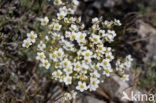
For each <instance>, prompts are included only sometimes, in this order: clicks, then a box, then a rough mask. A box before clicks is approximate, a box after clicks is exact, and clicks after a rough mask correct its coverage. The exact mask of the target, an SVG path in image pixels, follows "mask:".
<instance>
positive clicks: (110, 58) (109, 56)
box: [106, 52, 114, 60]
mask: <svg viewBox="0 0 156 103" xmlns="http://www.w3.org/2000/svg"><path fill="white" fill-rule="evenodd" d="M106 58H107V59H109V60H113V59H114V56H113V55H112V53H111V52H109V53H106Z"/></svg>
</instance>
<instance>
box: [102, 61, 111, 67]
mask: <svg viewBox="0 0 156 103" xmlns="http://www.w3.org/2000/svg"><path fill="white" fill-rule="evenodd" d="M101 66H103V67H107V66H110V60H109V59H103V61H102V63H101Z"/></svg>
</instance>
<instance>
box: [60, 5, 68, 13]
mask: <svg viewBox="0 0 156 103" xmlns="http://www.w3.org/2000/svg"><path fill="white" fill-rule="evenodd" d="M59 11H60V12H67V7H66V6H63V7H62V8H59Z"/></svg>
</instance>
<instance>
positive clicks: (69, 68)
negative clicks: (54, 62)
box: [64, 66, 73, 75]
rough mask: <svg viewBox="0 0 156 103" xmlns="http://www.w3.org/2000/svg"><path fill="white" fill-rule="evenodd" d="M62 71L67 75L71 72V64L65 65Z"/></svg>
mask: <svg viewBox="0 0 156 103" xmlns="http://www.w3.org/2000/svg"><path fill="white" fill-rule="evenodd" d="M64 71H65V73H66V74H67V75H69V74H71V73H72V72H73V67H72V66H70V67H66V68H64Z"/></svg>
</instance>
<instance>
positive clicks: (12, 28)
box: [0, 0, 156, 103]
mask: <svg viewBox="0 0 156 103" xmlns="http://www.w3.org/2000/svg"><path fill="white" fill-rule="evenodd" d="M79 1H80V6H79V7H78V10H77V16H82V21H83V22H84V23H85V24H87V26H89V25H90V20H91V18H93V17H101V16H103V17H104V19H105V20H112V19H114V18H117V19H119V20H121V23H122V24H123V25H122V27H121V28H119V29H121V30H120V32H118V36H117V37H116V39H117V41H118V42H115V43H114V44H113V45H112V46H113V47H114V48H115V49H116V50H118V51H119V52H118V54H119V55H120V56H125V55H126V54H131V55H132V57H133V58H134V63H133V66H132V68H131V70H130V71H129V73H130V81H129V82H127V83H125V82H122V81H120V79H119V77H112V78H110V79H109V80H106V81H105V82H104V83H103V84H101V85H100V86H101V89H100V90H97V91H96V92H88V93H84V94H81V95H80V96H79V98H78V99H77V101H76V103H128V102H129V101H122V100H121V95H122V91H123V89H124V90H133V91H139V92H141V93H146V94H147V93H155V92H156V0H79ZM53 12H54V8H53V5H52V3H51V2H49V1H47V0H0V103H53V100H54V99H57V97H58V95H59V93H60V92H61V90H60V89H59V87H58V86H57V82H55V81H53V80H52V79H51V78H50V76H49V75H50V74H48V73H47V72H46V71H43V70H41V69H39V68H37V67H38V66H37V65H36V62H35V61H33V60H31V59H30V56H28V55H26V53H25V52H24V51H22V47H21V44H22V41H23V39H25V37H26V33H27V32H30V31H31V30H34V31H38V30H39V26H40V23H39V22H38V21H37V18H42V17H44V16H48V17H50V16H52V15H54V14H53ZM130 103H133V102H130ZM141 103H142V102H141Z"/></svg>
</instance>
